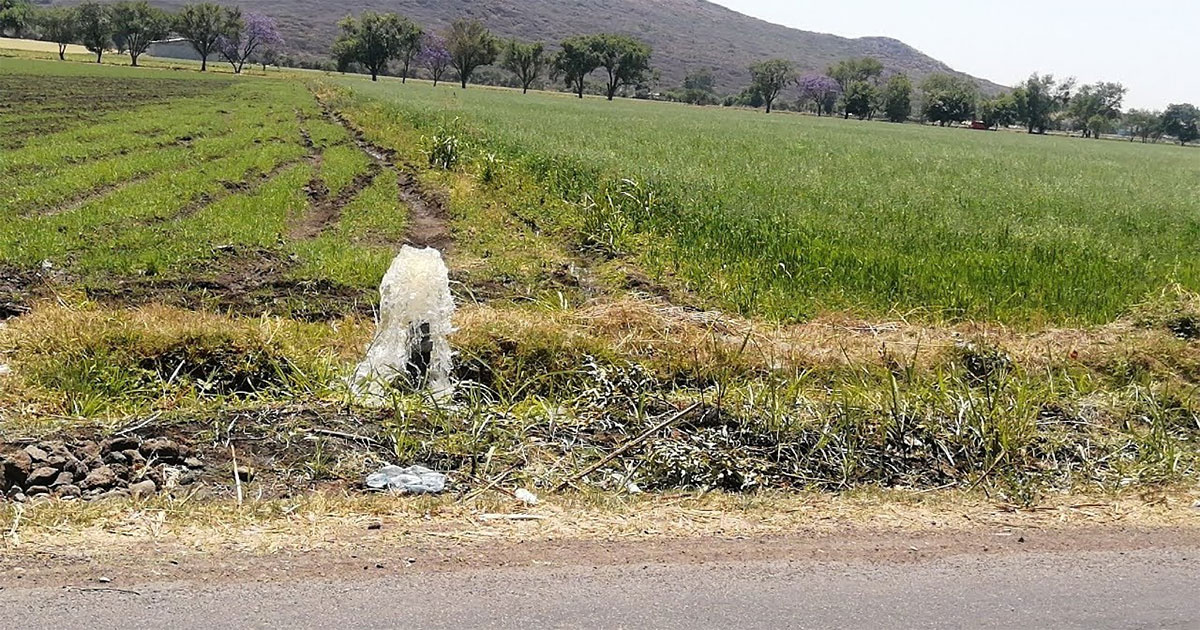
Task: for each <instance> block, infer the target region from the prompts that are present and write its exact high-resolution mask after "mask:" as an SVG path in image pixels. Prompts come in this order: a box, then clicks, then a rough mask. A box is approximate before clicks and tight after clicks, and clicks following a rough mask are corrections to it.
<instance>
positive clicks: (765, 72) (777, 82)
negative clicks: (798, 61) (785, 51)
mask: <svg viewBox="0 0 1200 630" xmlns="http://www.w3.org/2000/svg"><path fill="white" fill-rule="evenodd" d="M795 81H796V69H795V67H794V66H793V65H792V62H790V61H786V60H784V59H769V60H767V61H760V62H758V63H756V64H754V65H753V66H750V89H752V90H754V91H755V92H757V93H758V94H759V96H761V97H762V100H763V104H764V105H766V106H767V113H768V114H770V113H771V106H772V105H773V104H774V103H775V99H776V98H778V97H779V93H780V92H782V91H783V89H784V88H785V87H787V86H788V85H791V84H792V83H794V82H795Z"/></svg>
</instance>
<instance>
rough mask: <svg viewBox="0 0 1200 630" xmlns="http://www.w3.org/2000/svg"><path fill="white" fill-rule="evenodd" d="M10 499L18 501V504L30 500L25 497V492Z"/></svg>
mask: <svg viewBox="0 0 1200 630" xmlns="http://www.w3.org/2000/svg"><path fill="white" fill-rule="evenodd" d="M9 498H10V499H12V500H13V501H16V502H17V503H24V502H26V501H28V500H29V497H27V496H25V493H24V492H18V493H16V494H14V495H12V496H11V497H9Z"/></svg>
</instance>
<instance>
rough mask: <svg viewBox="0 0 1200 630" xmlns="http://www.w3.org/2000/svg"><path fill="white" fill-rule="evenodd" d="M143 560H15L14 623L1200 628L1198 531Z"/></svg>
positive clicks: (7, 614)
mask: <svg viewBox="0 0 1200 630" xmlns="http://www.w3.org/2000/svg"><path fill="white" fill-rule="evenodd" d="M132 551H133V550H131V553H130V554H129V555H124V556H115V557H112V558H109V559H106V560H95V559H88V558H85V557H84V556H83V555H81V556H79V557H68V556H62V555H61V554H60V555H56V556H55V557H44V556H41V555H38V554H33V555H26V556H24V557H20V556H10V557H9V558H6V559H5V565H7V566H5V567H4V572H3V573H2V574H0V575H2V576H3V577H0V584H2V585H3V586H4V588H3V590H0V627H3V628H24V629H31V630H35V629H43V628H46V629H49V628H84V627H86V628H129V627H146V628H155V627H171V628H279V627H288V628H333V627H339V628H405V627H426V628H457V627H484V628H548V627H589V628H590V627H605V628H609V627H654V628H708V627H735V626H736V627H742V628H780V627H813V628H964V627H971V628H1014V627H1019V628H1200V597H1198V596H1197V593H1200V533H1198V532H1197V531H1195V530H1154V531H1138V530H1116V529H1110V530H1097V531H1083V530H1080V531H1070V530H1068V531H1053V532H1041V531H1033V532H1004V533H1003V535H998V534H997V533H995V532H975V533H961V532H956V533H929V534H903V533H889V532H876V533H872V532H869V531H857V532H850V533H847V534H846V535H844V536H819V537H817V536H806V535H802V534H798V535H796V536H794V537H786V538H776V539H744V540H720V539H705V540H671V541H634V542H558V541H543V542H538V543H530V544H520V543H511V544H503V545H471V546H465V547H463V546H459V547H453V548H445V549H437V548H424V549H415V548H414V549H404V548H396V547H387V548H381V547H371V546H369V545H366V546H362V547H358V548H354V549H350V550H345V551H341V552H337V553H335V554H331V553H330V552H317V553H298V552H294V553H281V554H274V555H271V556H257V557H250V556H236V555H231V556H228V557H222V558H214V557H208V556H205V557H193V556H189V555H187V554H186V553H183V552H182V551H181V550H178V549H142V550H139V551H138V553H132ZM13 558H16V559H17V562H20V566H18V565H17V564H15V563H13V562H12V561H11V560H12V559H13Z"/></svg>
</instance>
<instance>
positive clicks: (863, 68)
mask: <svg viewBox="0 0 1200 630" xmlns="http://www.w3.org/2000/svg"><path fill="white" fill-rule="evenodd" d="M827 73H828V74H829V76H830V77H833V80H835V81H837V82H838V85H840V86H841V88H842V96H843V102H842V112H843V114H844V117H845V118H849V117H850V115H851V114H852V113H853V112H851V111H849V109H848V108H847V107H846V105H847V103H846V102H845V98H846V97H848V96H850V95H851V94H850V86H852V85H853V84H855V83H868V84H870V85H871V86H878V84H879V77H880V76H882V75H883V63H881V62H880V61H879V60H878V59H875V58H874V57H862V58H858V59H846V60H843V61H839V62H838V63H836V64H834V65H832V66H830V67H829V70H828V71H827ZM863 93H864V89H863V88H862V87H861V86H860V87H858V88H856V93H855V94H854V96H856V97H858V98H859V99H860V101H859V102H856V105H857V106H861V105H862V102H861V98H862V96H863V95H864V94H863Z"/></svg>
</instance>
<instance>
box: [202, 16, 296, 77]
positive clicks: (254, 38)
mask: <svg viewBox="0 0 1200 630" xmlns="http://www.w3.org/2000/svg"><path fill="white" fill-rule="evenodd" d="M217 43H218V48H219V50H220V52H221V56H222V57H225V60H226V61H228V62H229V65H231V66H233V73H234V74H241V73H242V67H243V66H245V65H246V62H247V61H249V60H250V57H252V56H254V54H255V53H256V52H258V50H259V49H260V48H262V47H263V46H278V45H279V44H282V43H283V36H282V35H280V34H279V27H278V26H276V24H275V20H273V19H271V18H270V17H267V16H265V15H262V14H260V13H247V14H246V19H245V20H244V21H243V24H242V28H241V29H240V30H238V31H237V32H236V33H234V34H232V35H227V36H222V37H221V39H220V40H218V42H217Z"/></svg>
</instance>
